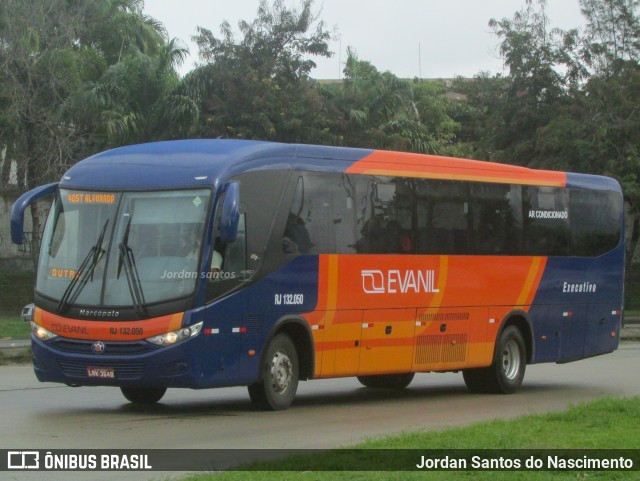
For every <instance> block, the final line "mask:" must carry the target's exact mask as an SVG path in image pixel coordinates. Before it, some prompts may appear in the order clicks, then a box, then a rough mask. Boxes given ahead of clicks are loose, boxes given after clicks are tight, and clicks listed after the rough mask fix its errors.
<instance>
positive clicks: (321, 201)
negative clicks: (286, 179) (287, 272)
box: [282, 172, 355, 254]
mask: <svg viewBox="0 0 640 481" xmlns="http://www.w3.org/2000/svg"><path fill="white" fill-rule="evenodd" d="M295 182H296V188H295V193H294V196H293V202H292V203H291V207H290V208H289V213H288V216H287V222H286V226H285V229H284V233H283V235H282V250H283V251H284V252H285V253H287V254H310V253H311V254H332V253H338V254H348V253H353V252H355V227H354V218H355V202H354V195H355V186H354V185H353V184H352V182H351V178H350V177H349V176H347V175H344V174H323V173H314V172H310V173H309V172H307V173H300V174H298V175H297V178H296V179H295Z"/></svg>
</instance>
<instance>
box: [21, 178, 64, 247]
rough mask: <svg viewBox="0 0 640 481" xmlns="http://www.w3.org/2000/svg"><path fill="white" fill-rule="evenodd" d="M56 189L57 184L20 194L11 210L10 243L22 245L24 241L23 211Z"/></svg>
mask: <svg viewBox="0 0 640 481" xmlns="http://www.w3.org/2000/svg"><path fill="white" fill-rule="evenodd" d="M57 189H58V182H54V183H51V184H46V185H43V186H40V187H37V188H35V189H33V190H30V191H29V192H26V193H24V194H22V195H21V196H20V197H19V198H18V200H16V201H15V203H14V204H13V207H12V208H11V242H13V243H14V244H22V241H23V240H24V211H25V210H27V207H29V206H30V205H31V204H33V203H34V202H36V201H37V200H38V199H40V198H42V197H44V196H47V195H49V194H53V193H54V192H55V191H56V190H57Z"/></svg>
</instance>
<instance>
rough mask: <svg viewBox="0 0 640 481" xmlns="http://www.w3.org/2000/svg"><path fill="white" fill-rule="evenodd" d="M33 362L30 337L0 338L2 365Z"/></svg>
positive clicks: (0, 361) (0, 359) (0, 360)
mask: <svg viewBox="0 0 640 481" xmlns="http://www.w3.org/2000/svg"><path fill="white" fill-rule="evenodd" d="M29 362H31V341H30V340H28V339H17V340H11V339H8V340H7V339H2V340H0V365H1V364H15V363H29Z"/></svg>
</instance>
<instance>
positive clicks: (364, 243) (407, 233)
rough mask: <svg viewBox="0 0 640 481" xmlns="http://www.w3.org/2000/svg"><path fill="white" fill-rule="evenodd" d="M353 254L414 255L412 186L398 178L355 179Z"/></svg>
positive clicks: (407, 180) (408, 181) (405, 180)
mask: <svg viewBox="0 0 640 481" xmlns="http://www.w3.org/2000/svg"><path fill="white" fill-rule="evenodd" d="M355 184H356V211H357V215H356V230H357V236H358V239H357V241H356V244H355V249H356V252H358V253H360V254H384V253H394V254H410V253H412V252H414V249H415V247H414V244H415V235H414V231H415V229H414V222H413V186H412V182H411V180H410V179H403V178H399V177H369V176H365V177H358V178H357V180H356V182H355Z"/></svg>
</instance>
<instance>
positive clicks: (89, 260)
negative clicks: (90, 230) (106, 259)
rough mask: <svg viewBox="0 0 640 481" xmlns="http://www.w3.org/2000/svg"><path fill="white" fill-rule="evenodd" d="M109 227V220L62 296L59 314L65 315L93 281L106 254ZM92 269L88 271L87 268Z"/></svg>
mask: <svg viewBox="0 0 640 481" xmlns="http://www.w3.org/2000/svg"><path fill="white" fill-rule="evenodd" d="M108 225H109V219H107V221H106V222H105V223H104V225H103V226H102V230H101V231H100V235H99V236H98V241H97V242H96V244H95V245H94V246H93V247H91V249H89V252H88V253H87V255H86V256H85V258H84V259H83V260H82V263H81V264H80V267H78V269H77V270H76V272H75V275H74V276H73V279H72V280H71V282H70V283H69V285H68V286H67V288H66V289H65V291H64V293H63V294H62V298H61V299H60V302H59V303H58V312H59V313H63V312H65V311H66V310H67V309H68V308H69V304H72V303H73V302H75V301H76V299H77V298H78V296H79V295H80V293H81V292H82V289H84V286H86V285H87V282H89V281H90V280H91V281H93V273H94V272H95V270H96V267H97V266H98V263H99V262H100V259H102V256H103V255H104V253H105V250H104V249H103V248H102V243H103V241H104V235H105V233H106V232H107V226H108ZM89 266H91V267H90V269H89V270H88V271H87V267H89Z"/></svg>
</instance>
